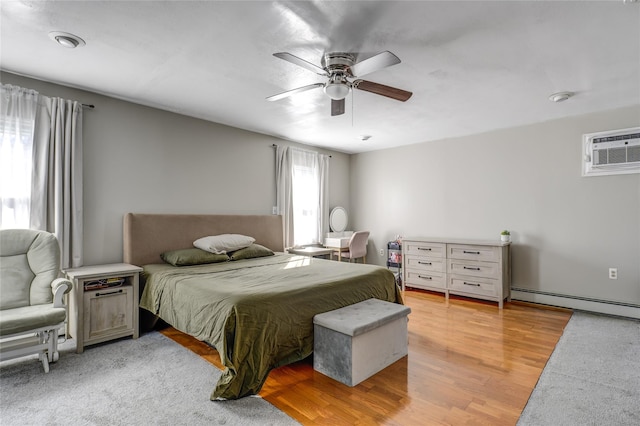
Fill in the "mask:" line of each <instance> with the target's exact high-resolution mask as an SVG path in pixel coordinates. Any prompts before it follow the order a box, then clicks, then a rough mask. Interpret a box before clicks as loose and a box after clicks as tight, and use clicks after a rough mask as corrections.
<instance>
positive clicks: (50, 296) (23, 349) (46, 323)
mask: <svg viewBox="0 0 640 426" xmlns="http://www.w3.org/2000/svg"><path fill="white" fill-rule="evenodd" d="M59 275H60V246H59V245H58V240H57V239H56V237H55V236H54V235H53V234H50V233H48V232H44V231H34V230H30V229H5V230H1V231H0V360H6V359H12V358H17V357H22V356H26V355H33V354H37V355H38V356H39V358H40V361H41V362H42V366H43V368H44V371H45V373H48V372H49V363H50V362H56V361H57V360H58V357H59V355H58V330H59V329H60V328H61V327H63V326H64V322H65V320H66V318H67V307H66V305H65V304H64V300H63V298H64V295H65V294H66V293H68V292H69V291H70V290H71V288H72V286H73V284H72V283H71V281H69V280H67V279H64V278H58V277H59Z"/></svg>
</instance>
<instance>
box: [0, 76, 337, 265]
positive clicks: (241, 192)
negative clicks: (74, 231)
mask: <svg viewBox="0 0 640 426" xmlns="http://www.w3.org/2000/svg"><path fill="white" fill-rule="evenodd" d="M1 76H2V82H3V83H5V84H15V85H18V86H21V87H26V88H31V89H35V90H37V91H39V92H40V93H42V94H43V95H47V96H59V97H63V98H66V99H74V100H78V101H81V102H83V103H87V104H95V106H96V108H95V109H94V110H91V109H85V111H84V120H83V123H84V128H83V136H84V264H85V265H91V264H100V263H110V262H120V261H122V218H123V215H124V214H125V213H127V212H144V213H231V214H271V211H272V206H274V205H275V150H274V149H273V147H272V144H274V143H275V144H282V145H295V144H294V143H292V142H288V141H284V140H282V139H277V138H273V137H269V136H265V135H261V134H257V133H252V132H248V131H243V130H239V129H236V128H233V127H228V126H224V125H220V124H215V123H211V122H207V121H203V120H198V119H194V118H190V117H186V116H183V115H179V114H174V113H171V112H166V111H161V110H158V109H154V108H148V107H144V106H141V105H137V104H133V103H130V102H125V101H121V100H117V99H114V98H109V97H106V96H101V95H98V94H95V93H90V92H85V91H81V90H75V89H71V88H68V87H64V86H60V85H55V84H51V83H46V82H42V81H38V80H33V79H28V78H24V77H21V76H17V75H14V74H9V73H2V74H1ZM305 148H306V149H313V148H310V147H305ZM317 151H319V152H323V153H328V154H331V155H332V159H331V163H330V171H329V174H330V183H329V204H330V206H331V207H333V206H336V205H343V206H346V207H347V208H349V184H348V183H349V156H348V155H347V154H343V153H338V152H330V151H326V150H321V149H318V150H317Z"/></svg>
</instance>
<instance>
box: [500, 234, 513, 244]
mask: <svg viewBox="0 0 640 426" xmlns="http://www.w3.org/2000/svg"><path fill="white" fill-rule="evenodd" d="M500 239H501V240H502V241H504V242H505V243H508V242H509V241H511V235H500Z"/></svg>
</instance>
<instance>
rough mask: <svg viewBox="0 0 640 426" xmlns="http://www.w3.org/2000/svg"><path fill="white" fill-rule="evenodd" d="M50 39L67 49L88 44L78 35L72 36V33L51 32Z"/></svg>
mask: <svg viewBox="0 0 640 426" xmlns="http://www.w3.org/2000/svg"><path fill="white" fill-rule="evenodd" d="M49 38H50V39H51V40H53V41H55V42H56V43H58V44H59V45H60V46H64V47H67V48H69V49H75V48H76V47H82V46H84V45H85V44H86V43H85V42H84V40H83V39H81V38H80V37H78V36H77V35H74V34H70V33H63V32H60V31H51V32H50V33H49Z"/></svg>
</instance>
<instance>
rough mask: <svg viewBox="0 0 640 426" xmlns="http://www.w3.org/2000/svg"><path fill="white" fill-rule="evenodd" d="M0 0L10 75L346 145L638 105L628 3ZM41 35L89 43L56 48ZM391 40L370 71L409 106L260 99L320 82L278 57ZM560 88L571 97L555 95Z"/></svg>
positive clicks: (1, 48)
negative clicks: (337, 107) (333, 109)
mask: <svg viewBox="0 0 640 426" xmlns="http://www.w3.org/2000/svg"><path fill="white" fill-rule="evenodd" d="M0 8H1V18H2V20H1V27H0V30H1V34H0V35H1V44H0V66H1V67H2V69H3V70H5V71H9V72H13V73H17V74H22V75H26V76H30V77H33V78H36V79H41V80H46V81H51V82H55V83H59V84H62V85H67V86H71V87H76V88H80V89H85V90H89V91H93V92H97V93H101V94H105V95H109V96H113V97H116V98H120V99H125V100H129V101H132V102H137V103H140V104H144V105H149V106H152V107H156V108H161V109H165V110H169V111H175V112H178V113H181V114H186V115H189V116H193V117H198V118H202V119H206V120H210V121H214V122H218V123H223V124H227V125H230V126H234V127H239V128H242V129H247V130H251V131H255V132H260V133H265V134H268V135H273V136H277V137H280V138H284V139H288V140H292V141H296V142H300V143H304V144H310V145H315V146H320V147H325V148H330V149H335V150H338V151H343V152H347V153H357V152H365V151H370V150H376V149H382V148H389V147H394V146H400V145H405V144H412V143H418V142H424V141H429V140H436V139H443V138H451V137H456V136H463V135H469V134H475V133H481V132H485V131H489V130H493V129H498V128H506V127H513V126H518V125H523V124H530V123H535V122H541V121H546V120H550V119H555V118H560V117H566V116H572V115H579V114H584V113H590V112H595V111H600V110H607V109H612V108H618V107H624V106H629V105H640V3H637V2H633V1H632V0H627V2H623V0H612V1H553V2H549V1H469V2H461V1H449V2H444V1H409V2H393V1H387V2H377V1H357V2H356V1H347V2H328V1H304V2H301V1H295V2H293V1H276V2H271V1H257V2H246V1H227V2H213V1H209V2H204V1H203V2H193V1H191V2H181V1H118V2H115V1H111V2H109V1H68V2H67V1H55V2H39V1H27V0H24V1H7V0H3V1H2V2H1V5H0ZM50 31H64V32H69V33H73V34H76V35H78V36H80V37H81V38H83V39H84V40H85V41H86V46H84V47H81V48H77V49H67V48H64V47H61V46H58V45H57V44H55V43H54V42H53V41H52V40H51V39H50V38H49V37H48V33H49V32H50ZM384 50H389V51H391V52H393V53H395V54H396V55H397V56H398V57H399V58H400V59H401V60H402V63H400V64H398V65H395V66H392V67H389V68H385V69H383V70H380V71H376V72H374V73H372V74H368V75H367V76H366V77H365V79H366V80H370V81H374V82H377V83H381V84H386V85H390V86H395V87H398V88H401V89H405V90H409V91H412V92H413V97H412V98H411V99H409V100H408V101H407V102H404V103H403V102H399V101H395V100H392V99H388V98H385V97H382V96H378V95H374V94H371V93H367V92H363V91H358V90H356V91H354V93H353V95H350V96H349V97H348V98H347V104H346V113H345V114H344V115H342V116H337V117H331V116H330V100H329V98H327V97H326V95H325V94H324V93H323V91H322V90H320V89H317V90H313V91H309V92H305V93H302V94H299V95H297V96H295V97H291V98H287V99H284V100H280V101H277V102H267V101H266V100H265V98H266V97H267V96H270V95H274V94H277V93H280V92H283V91H285V90H289V89H293V88H296V87H300V86H304V85H307V84H312V83H316V82H323V81H324V79H323V78H322V77H321V76H318V75H316V74H314V73H312V72H310V71H308V70H306V69H303V68H301V67H298V66H295V65H293V64H291V63H289V62H286V61H283V60H281V59H278V58H276V57H274V56H272V54H273V53H275V52H290V53H292V54H294V55H296V56H299V57H301V58H303V59H305V60H307V61H309V62H313V63H315V64H317V65H320V59H321V57H322V54H323V53H324V52H333V51H346V52H355V53H358V55H359V56H358V59H359V60H362V59H364V58H366V57H369V56H371V55H373V54H375V53H378V52H380V51H384ZM559 91H571V92H575V93H576V94H575V96H574V97H572V98H571V99H569V100H568V101H565V102H561V103H552V102H550V101H549V100H548V96H549V95H551V94H552V93H555V92H559ZM79 100H80V101H82V99H79ZM96 107H97V108H100V105H96ZM603 130H605V129H603ZM360 135H371V136H372V137H371V139H369V140H368V141H361V140H359V139H358V136H360Z"/></svg>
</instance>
